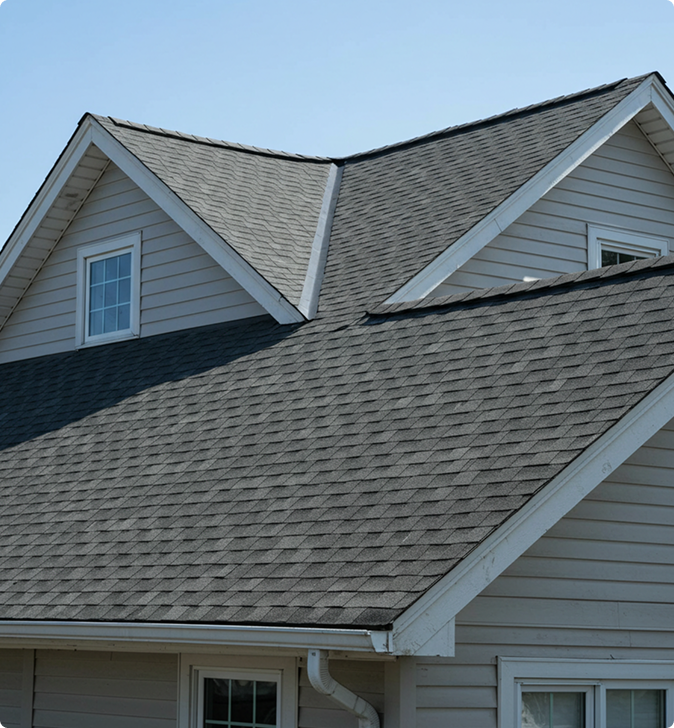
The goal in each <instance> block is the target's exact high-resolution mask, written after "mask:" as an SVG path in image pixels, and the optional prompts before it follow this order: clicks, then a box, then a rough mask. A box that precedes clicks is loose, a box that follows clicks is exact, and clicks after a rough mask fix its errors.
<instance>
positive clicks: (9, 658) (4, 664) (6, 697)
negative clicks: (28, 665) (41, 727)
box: [0, 649, 23, 728]
mask: <svg viewBox="0 0 674 728" xmlns="http://www.w3.org/2000/svg"><path fill="white" fill-rule="evenodd" d="M22 689H23V650H3V649H0V724H2V725H3V726H4V728H20V726H21V695H22Z"/></svg>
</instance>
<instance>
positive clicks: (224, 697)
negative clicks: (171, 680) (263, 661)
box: [202, 676, 279, 728]
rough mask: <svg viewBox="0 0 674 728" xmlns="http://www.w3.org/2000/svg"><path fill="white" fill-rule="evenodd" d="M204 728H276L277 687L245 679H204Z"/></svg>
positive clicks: (273, 684)
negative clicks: (213, 727)
mask: <svg viewBox="0 0 674 728" xmlns="http://www.w3.org/2000/svg"><path fill="white" fill-rule="evenodd" d="M203 693H204V695H203V711H202V712H203V728H212V726H224V728H277V726H278V707H279V703H278V683H277V682H276V681H275V680H252V679H249V678H247V677H241V676H239V677H204V685H203Z"/></svg>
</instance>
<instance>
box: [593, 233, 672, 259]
mask: <svg viewBox="0 0 674 728" xmlns="http://www.w3.org/2000/svg"><path fill="white" fill-rule="evenodd" d="M602 250H611V251H613V252H614V253H626V254H627V255H643V256H644V257H645V258H656V257H658V256H660V255H669V240H668V239H667V238H657V237H653V236H651V235H641V234H639V233H633V232H628V231H627V230H618V229H614V228H608V227H599V226H597V225H588V226H587V267H588V270H593V269H594V268H601V251H602Z"/></svg>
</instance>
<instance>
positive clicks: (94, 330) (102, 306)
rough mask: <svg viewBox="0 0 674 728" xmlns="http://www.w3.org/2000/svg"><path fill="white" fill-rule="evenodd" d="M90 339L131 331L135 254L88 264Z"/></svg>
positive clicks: (122, 254)
mask: <svg viewBox="0 0 674 728" xmlns="http://www.w3.org/2000/svg"><path fill="white" fill-rule="evenodd" d="M87 273H88V297H87V298H88V311H87V336H88V337H91V336H101V335H103V334H110V333H114V332H117V331H127V330H129V329H130V328H131V275H132V260H131V252H130V251H129V252H124V253H121V254H118V255H110V256H106V257H104V258H97V259H95V260H91V261H88V266H87Z"/></svg>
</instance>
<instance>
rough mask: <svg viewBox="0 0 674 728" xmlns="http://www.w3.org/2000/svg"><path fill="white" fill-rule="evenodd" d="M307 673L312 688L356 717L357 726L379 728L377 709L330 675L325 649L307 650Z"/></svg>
mask: <svg viewBox="0 0 674 728" xmlns="http://www.w3.org/2000/svg"><path fill="white" fill-rule="evenodd" d="M307 674H308V676H309V682H310V683H311V684H312V686H313V688H314V690H317V691H318V692H319V693H322V694H323V695H327V696H328V698H330V700H332V701H333V702H335V703H337V705H339V706H340V707H341V708H344V709H345V710H348V711H349V713H353V714H354V715H356V716H357V717H358V728H379V716H378V715H377V711H376V710H375V709H374V708H373V707H372V706H371V705H370V704H369V703H368V702H367V701H366V700H363V698H360V697H358V695H356V694H355V693H352V692H351V691H350V690H349V689H348V688H345V687H344V686H343V685H340V684H339V683H338V682H337V681H336V680H335V679H334V678H333V677H332V675H330V670H329V669H328V653H327V652H326V651H325V650H309V659H308V661H307Z"/></svg>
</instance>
